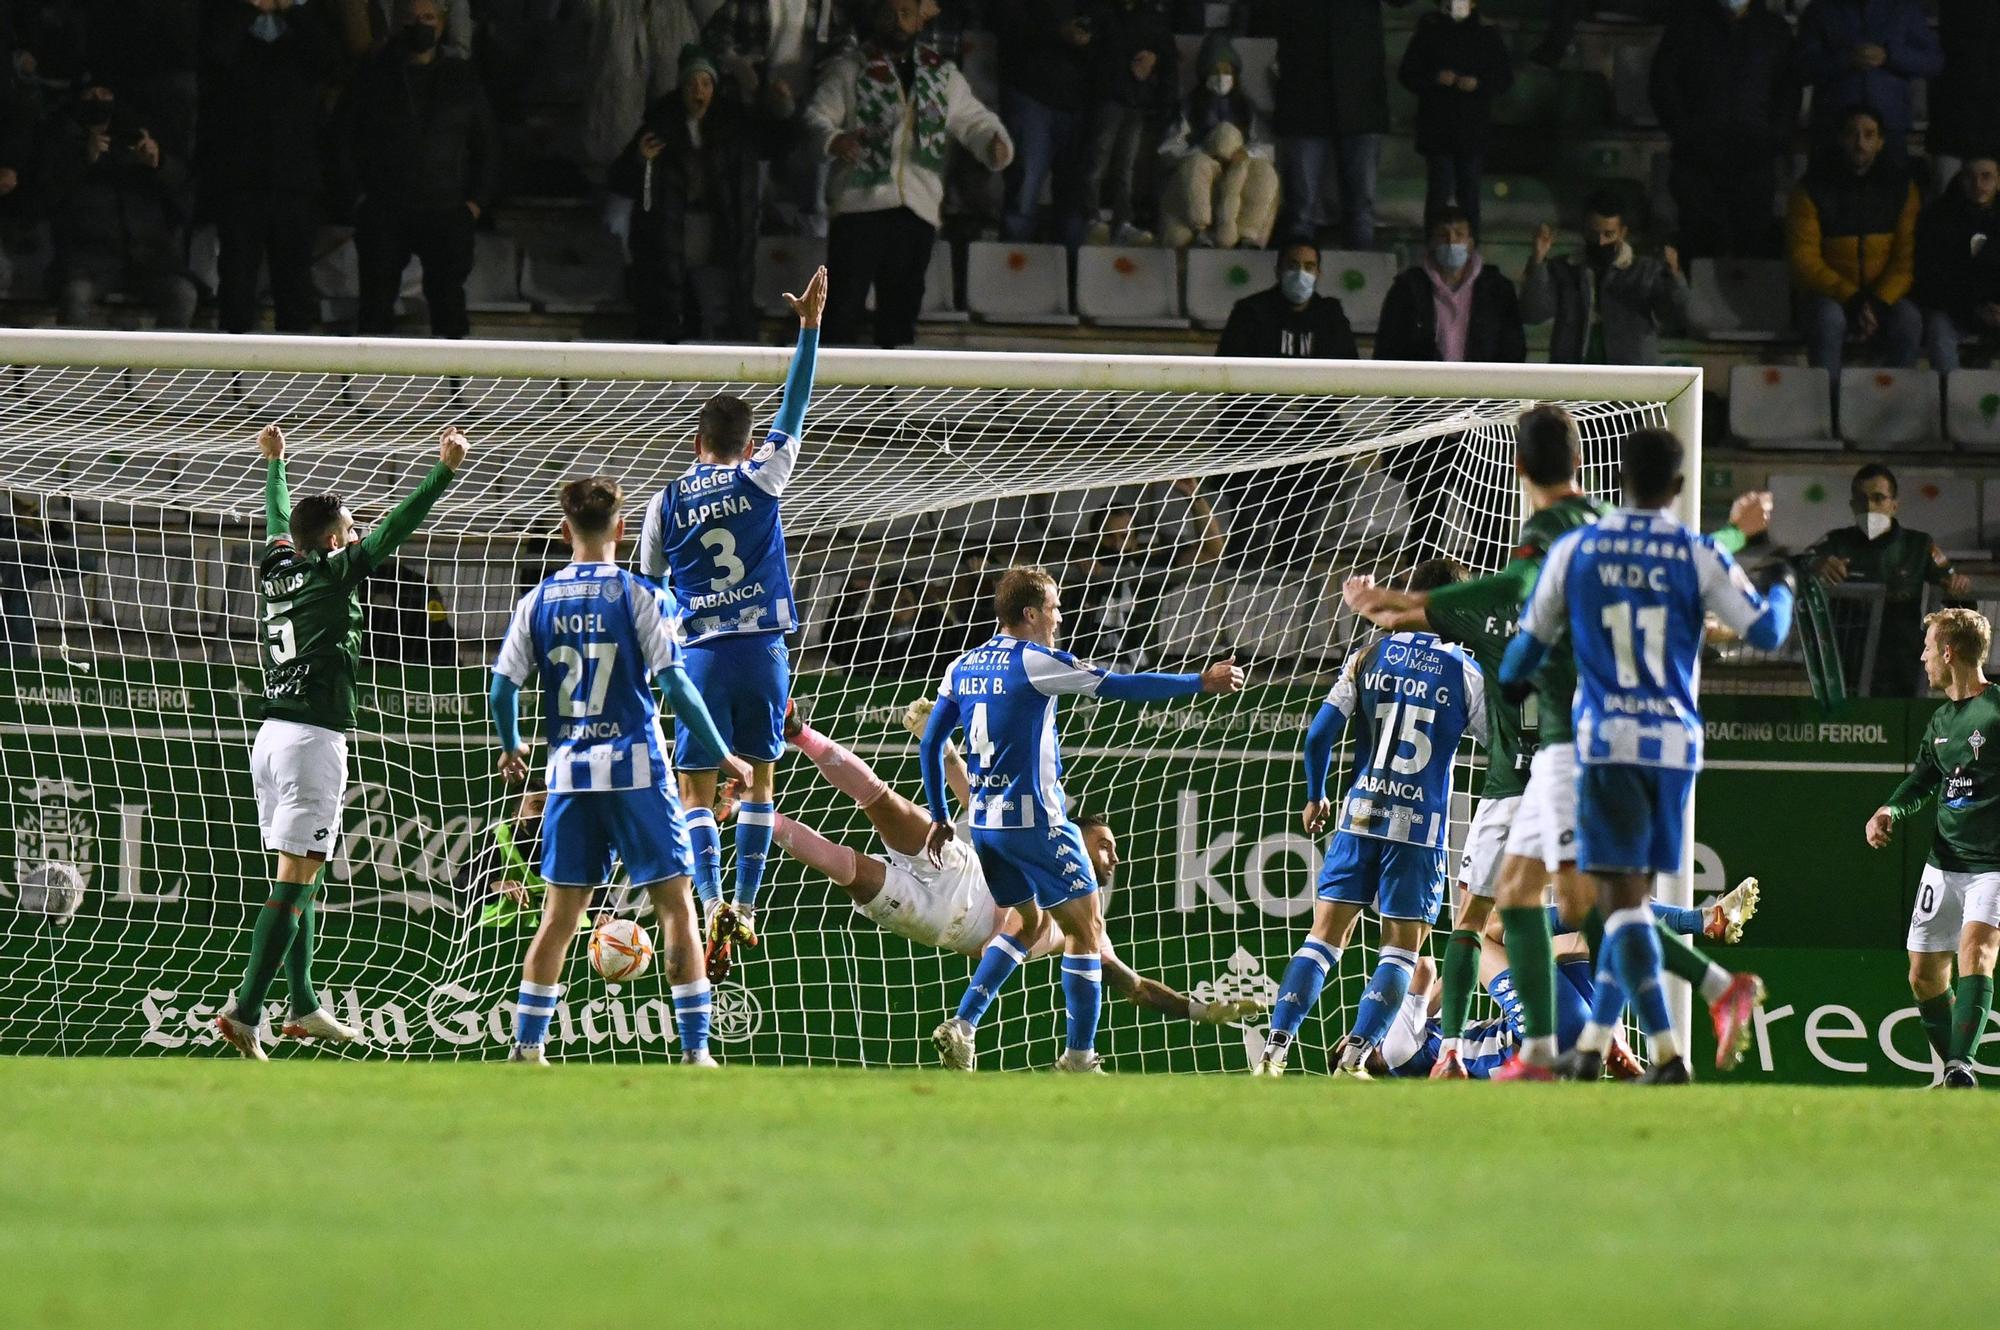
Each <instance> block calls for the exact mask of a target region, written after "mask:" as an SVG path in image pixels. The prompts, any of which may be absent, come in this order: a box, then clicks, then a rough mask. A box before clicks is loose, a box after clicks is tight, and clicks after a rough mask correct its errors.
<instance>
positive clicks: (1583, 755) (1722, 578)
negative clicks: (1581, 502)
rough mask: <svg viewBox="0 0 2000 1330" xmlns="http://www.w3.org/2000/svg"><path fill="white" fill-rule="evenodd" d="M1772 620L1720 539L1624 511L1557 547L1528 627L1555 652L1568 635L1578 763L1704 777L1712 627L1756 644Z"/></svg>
mask: <svg viewBox="0 0 2000 1330" xmlns="http://www.w3.org/2000/svg"><path fill="white" fill-rule="evenodd" d="M1765 610H1766V602H1765V599H1764V597H1762V596H1760V595H1759V594H1758V593H1757V589H1756V588H1755V587H1753V586H1752V585H1751V584H1750V579H1749V578H1748V577H1746V576H1745V575H1744V573H1743V570H1742V569H1741V568H1739V567H1737V566H1736V561H1735V560H1734V559H1732V558H1730V557H1729V555H1728V554H1727V553H1726V552H1725V551H1723V550H1721V549H1719V548H1718V547H1717V546H1716V544H1715V542H1714V541H1713V540H1711V539H1710V538H1709V537H1707V536H1704V535H1701V534H1699V533H1697V532H1694V531H1690V530H1689V529H1688V528H1687V527H1686V526H1684V525H1683V524H1682V523H1681V522H1680V521H1679V520H1677V519H1676V518H1674V517H1673V516H1672V515H1671V514H1668V513H1664V512H1639V511H1634V510H1632V509H1620V510H1619V511H1618V512H1615V513H1613V514H1611V515H1610V516H1609V517H1606V518H1604V519H1603V520H1602V521H1601V522H1599V523H1597V524H1596V525H1595V526H1589V527H1584V528H1582V529H1580V530H1577V531H1572V532H1570V533H1569V534H1568V535H1566V536H1564V537H1563V538H1562V539H1560V540H1558V541H1557V542H1556V543H1555V544H1554V545H1553V546H1551V547H1550V549H1549V554H1548V559H1547V561H1546V562H1545V563H1544V564H1543V566H1542V574H1541V577H1540V579H1539V580H1538V581H1537V582H1536V584H1535V594H1534V596H1533V597H1532V598H1531V599H1530V600H1529V602H1528V610H1527V613H1526V614H1525V615H1523V616H1522V620H1521V626H1522V629H1523V630H1524V631H1526V632H1529V633H1532V634H1533V635H1534V636H1535V638H1536V639H1537V640H1539V641H1542V642H1547V643H1554V642H1556V641H1559V640H1560V639H1561V638H1562V636H1563V634H1564V633H1568V634H1569V637H1570V641H1571V647H1572V650H1573V652H1574V654H1575V656H1576V669H1577V689H1576V702H1575V706H1574V707H1573V709H1572V715H1573V716H1574V718H1575V721H1576V752H1577V759H1578V760H1579V761H1581V762H1587V763H1605V764H1615V765H1619V766H1641V767H1667V768H1672V769H1675V770H1682V771H1696V770H1699V769H1700V767H1701V743H1702V730H1701V709H1700V706H1699V704H1698V703H1697V701H1696V696H1695V693H1696V666H1697V665H1698V663H1699V661H1700V659H1701V644H1702V638H1703V633H1704V627H1705V621H1706V616H1707V615H1708V614H1711V613H1712V614H1714V615H1715V616H1716V617H1717V618H1718V619H1720V620H1721V621H1722V622H1723V623H1724V624H1726V625H1728V626H1729V627H1730V628H1731V629H1733V630H1735V631H1736V632H1737V633H1738V634H1742V635H1746V636H1747V635H1748V634H1749V633H1750V631H1751V625H1753V624H1755V623H1756V622H1757V621H1758V620H1759V619H1761V618H1763V617H1764V614H1765Z"/></svg>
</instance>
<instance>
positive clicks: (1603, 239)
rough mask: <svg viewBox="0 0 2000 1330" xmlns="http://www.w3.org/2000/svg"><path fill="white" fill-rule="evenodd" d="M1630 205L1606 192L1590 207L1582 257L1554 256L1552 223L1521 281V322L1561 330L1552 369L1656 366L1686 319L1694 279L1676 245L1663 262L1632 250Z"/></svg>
mask: <svg viewBox="0 0 2000 1330" xmlns="http://www.w3.org/2000/svg"><path fill="white" fill-rule="evenodd" d="M1624 212H1625V205H1624V204H1623V203H1622V202H1621V201H1620V200H1619V198H1618V196H1617V195H1616V194H1613V193H1610V192H1608V191H1606V192H1600V193H1597V194H1593V195H1592V196H1591V197H1590V198H1589V199H1588V200H1586V201H1585V203H1584V216H1583V236H1582V239H1583V244H1582V247H1581V248H1580V249H1579V250H1578V252H1577V253H1575V254H1565V255H1563V256H1561V257H1560V258H1550V257H1549V251H1550V250H1551V249H1553V248H1554V247H1555V239H1556V232H1555V228H1554V227H1553V226H1550V225H1549V224H1548V223H1547V222H1544V223H1542V225H1541V226H1540V227H1539V228H1538V229H1537V230H1536V232H1535V246H1534V251H1533V253H1532V254H1531V255H1530V256H1529V258H1528V271H1527V275H1526V277H1525V278H1524V279H1523V281H1522V283H1521V318H1522V319H1523V321H1525V322H1527V323H1547V322H1548V321H1549V320H1551V319H1553V320H1554V321H1555V326H1554V328H1553V329H1551V330H1550V334H1549V363H1550V364H1556V365H1657V364H1659V363H1660V329H1661V327H1662V325H1673V324H1679V323H1681V322H1683V321H1684V320H1685V319H1686V317H1687V301H1688V287H1687V279H1686V278H1684V277H1682V276H1681V265H1680V255H1679V254H1678V253H1676V252H1675V250H1674V248H1673V246H1671V245H1669V246H1667V247H1665V248H1664V249H1663V250H1661V252H1660V257H1659V258H1653V257H1652V256H1650V255H1643V254H1639V253H1637V252H1636V251H1634V250H1633V248H1632V241H1631V230H1630V228H1629V227H1627V226H1626V224H1625V217H1624Z"/></svg>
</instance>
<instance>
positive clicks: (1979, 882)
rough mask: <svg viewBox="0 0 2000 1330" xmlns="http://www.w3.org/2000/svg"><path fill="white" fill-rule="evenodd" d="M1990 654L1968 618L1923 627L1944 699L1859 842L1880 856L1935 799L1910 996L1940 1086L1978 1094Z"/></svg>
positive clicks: (1991, 767) (1982, 620)
mask: <svg viewBox="0 0 2000 1330" xmlns="http://www.w3.org/2000/svg"><path fill="white" fill-rule="evenodd" d="M1992 646H1993V626H1992V625H1991V624H1989V623H1988V622H1987V621H1986V616H1985V615H1983V614H1980V613H1979V612H1978V611H1976V610H1963V609H1958V610H1939V611H1938V612H1937V613H1935V614H1932V615H1930V616H1929V617H1927V618H1926V619H1925V620H1924V654H1923V657H1922V660H1923V667H1924V677H1925V678H1926V679H1927V680H1929V682H1930V686H1931V687H1932V688H1933V689H1934V690H1936V691H1938V692H1941V693H1943V694H1944V698H1945V700H1944V703H1943V704H1942V705H1941V706H1939V707H1938V709H1937V710H1936V711H1934V712H1932V713H1931V719H1930V724H1928V725H1926V726H1925V727H1924V737H1923V738H1922V739H1920V740H1919V741H1918V742H1917V756H1916V761H1915V763H1914V764H1913V765H1912V766H1911V768H1910V774H1909V775H1908V776H1905V777H1904V778H1903V783H1902V784H1901V785H1898V786H1897V787H1896V792H1895V793H1894V794H1893V795H1891V796H1890V797H1889V802H1888V803H1886V804H1884V805H1882V806H1881V807H1880V808H1878V809H1876V810H1875V814H1874V816H1873V817H1870V818H1869V819H1868V827H1867V832H1866V834H1867V838H1868V843H1869V844H1870V845H1871V846H1873V847H1874V848H1876V849H1878V850H1879V849H1883V848H1885V847H1886V846H1887V845H1888V844H1889V842H1890V840H1891V839H1892V838H1893V837H1894V836H1895V833H1896V823H1898V822H1900V821H1902V820H1903V819H1904V818H1906V817H1909V816H1910V815H1911V814H1913V813H1916V812H1917V811H1918V810H1920V809H1921V808H1922V807H1923V806H1924V805H1925V804H1926V803H1928V802H1929V801H1930V797H1931V795H1932V794H1936V795H1937V830H1936V832H1935V833H1934V834H1933V835H1932V837H1931V851H1930V854H1929V856H1928V857H1927V858H1926V859H1925V861H1924V875H1923V878H1922V880H1921V881H1920V882H1919V883H1918V884H1917V903H1916V908H1915V909H1914V910H1913V911H1911V914H1910V935H1909V948H1910V992H1911V993H1912V994H1914V995H1915V996H1916V999H1917V1015H1918V1016H1919V1017H1920V1018H1921V1019H1922V1020H1923V1023H1924V1034H1925V1036H1926V1037H1927V1038H1928V1039H1929V1040H1930V1044H1931V1047H1932V1049H1934V1050H1935V1051H1936V1052H1937V1055H1938V1057H1939V1059H1940V1060H1942V1061H1943V1063H1944V1079H1943V1081H1942V1084H1944V1085H1946V1086H1948V1087H1950V1088H1952V1089H1955V1090H1970V1089H1975V1088H1977V1086H1978V1085H1979V1078H1978V1076H1977V1075H1975V1074H1974V1073H1973V1070H1972V1063H1973V1059H1974V1056H1975V1055H1976V1054H1977V1053H1978V1052H1979V1040H1980V1038H1981V1037H1982V1036H1983V1035H1984V1034H1985V1033H1986V1018H1987V1012H1988V1010H1989V1009H1990V1008H1991V1007H1992V1005H1993V962H1994V958H1995V955H1996V954H1997V953H2000V692H1996V690H1995V689H1994V688H1993V686H1992V685H1991V683H1990V682H1988V680H1987V678H1986V668H1985V662H1986V654H1987V652H1988V651H1989V650H1991V648H1992ZM1989 747H1990V748H1992V749H1994V750H1995V751H1994V755H1993V756H1992V757H1988V756H1986V750H1987V749H1988V748H1989ZM1954 958H1956V960H1957V961H1958V994H1957V998H1956V1000H1954V998H1953V995H1952V984H1951V965H1952V961H1953V959H1954Z"/></svg>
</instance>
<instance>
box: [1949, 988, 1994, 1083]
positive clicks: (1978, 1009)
mask: <svg viewBox="0 0 2000 1330" xmlns="http://www.w3.org/2000/svg"><path fill="white" fill-rule="evenodd" d="M1992 1006H1993V976H1992V975H1990V974H1962V975H1960V976H1959V977H1958V1000H1957V1001H1956V1002H1954V1003H1953V1004H1952V1007H1953V1010H1952V1018H1951V1060H1952V1061H1953V1062H1970V1061H1972V1055H1973V1054H1974V1053H1976V1052H1978V1051H1979V1037H1980V1036H1981V1035H1983V1034H1985V1033H1986V1014H1987V1012H1988V1011H1989V1010H1990V1009H1991V1008H1992Z"/></svg>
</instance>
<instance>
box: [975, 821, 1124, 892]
mask: <svg viewBox="0 0 2000 1330" xmlns="http://www.w3.org/2000/svg"><path fill="white" fill-rule="evenodd" d="M972 849H973V852H974V853H975V854H977V855H978V856H979V866H980V867H981V868H982V869H984V870H985V871H986V889H987V891H989V892H991V893H992V894H993V903H994V904H995V905H1001V906H1008V907H1012V906H1015V905H1020V904H1023V903H1024V902H1026V901H1027V900H1029V899H1030V898H1032V899H1033V900H1034V902H1035V904H1037V905H1039V906H1041V907H1042V908H1043V909H1044V910H1046V909H1048V908H1050V907H1051V906H1055V905H1061V904H1062V903H1063V902H1064V901H1073V900H1080V899H1082V898H1083V897H1085V896H1088V895H1089V894H1090V893H1091V892H1093V891H1096V890H1097V874H1096V873H1095V872H1094V871H1093V870H1092V869H1091V867H1090V855H1089V854H1088V853H1087V852H1086V851H1085V850H1084V848H1083V833H1082V832H1080V831H1078V830H1077V829H1076V827H1075V825H1074V824H1073V823H1069V822H1064V823H1061V824H1059V825H1057V826H1053V827H1024V828H1022V829H1020V830H1017V831H995V830H991V829H989V828H986V827H974V828H973V829H972Z"/></svg>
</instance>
